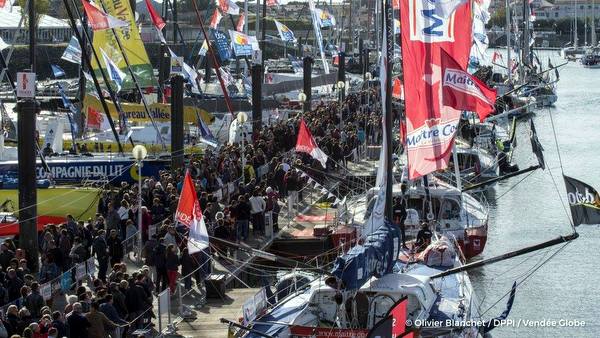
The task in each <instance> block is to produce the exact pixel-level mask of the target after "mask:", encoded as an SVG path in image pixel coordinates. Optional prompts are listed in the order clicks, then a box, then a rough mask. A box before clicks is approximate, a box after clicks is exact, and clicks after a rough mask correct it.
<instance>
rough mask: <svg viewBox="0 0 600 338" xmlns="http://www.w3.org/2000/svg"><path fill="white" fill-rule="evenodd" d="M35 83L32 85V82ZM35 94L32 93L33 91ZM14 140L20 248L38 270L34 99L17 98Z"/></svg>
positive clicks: (32, 59)
mask: <svg viewBox="0 0 600 338" xmlns="http://www.w3.org/2000/svg"><path fill="white" fill-rule="evenodd" d="M28 6H29V8H28V12H29V66H30V69H31V72H35V36H36V32H37V31H36V27H35V0H29V5H28ZM34 86H35V85H34ZM34 95H35V92H34ZM17 111H18V114H19V119H18V120H17V130H18V133H17V140H18V144H19V147H18V149H17V151H18V155H17V156H18V160H19V166H18V171H19V184H18V185H19V209H21V211H20V212H19V232H20V239H19V247H20V248H21V249H23V250H24V251H25V252H26V253H27V262H28V265H29V268H30V269H31V270H32V271H37V270H38V262H39V258H38V252H39V250H38V238H37V186H36V170H35V164H36V159H35V153H36V143H35V142H36V141H35V119H36V115H37V113H38V112H39V103H38V102H37V101H36V100H35V98H31V99H25V100H21V101H18V103H17Z"/></svg>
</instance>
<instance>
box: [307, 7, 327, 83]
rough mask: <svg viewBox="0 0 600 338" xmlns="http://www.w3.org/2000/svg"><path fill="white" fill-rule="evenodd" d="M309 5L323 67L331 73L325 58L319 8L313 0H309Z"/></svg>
mask: <svg viewBox="0 0 600 338" xmlns="http://www.w3.org/2000/svg"><path fill="white" fill-rule="evenodd" d="M308 6H309V7H310V15H311V16H312V22H313V28H314V30H315V39H316V40H317V43H318V44H319V51H320V52H321V60H322V61H323V69H324V70H325V74H329V64H328V63H327V59H325V51H324V50H323V35H321V28H319V17H318V16H317V9H316V8H315V3H314V1H313V0H308Z"/></svg>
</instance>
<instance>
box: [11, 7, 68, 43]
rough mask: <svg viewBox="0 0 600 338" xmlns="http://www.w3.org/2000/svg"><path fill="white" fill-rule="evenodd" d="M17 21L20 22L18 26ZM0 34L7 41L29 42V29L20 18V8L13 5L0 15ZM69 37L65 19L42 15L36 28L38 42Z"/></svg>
mask: <svg viewBox="0 0 600 338" xmlns="http://www.w3.org/2000/svg"><path fill="white" fill-rule="evenodd" d="M19 22H20V23H21V25H20V27H19ZM0 36H2V39H3V40H4V41H6V42H7V43H10V44H12V43H18V44H24V43H28V42H29V29H28V27H27V25H26V23H25V21H24V20H21V8H20V7H19V6H13V7H12V10H10V11H4V12H2V15H0ZM70 39H71V26H70V25H69V22H68V21H67V20H63V19H58V18H55V17H52V16H49V15H42V16H41V18H40V20H39V23H38V30H37V41H39V42H54V43H56V42H68V41H69V40H70Z"/></svg>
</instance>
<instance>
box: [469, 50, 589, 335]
mask: <svg viewBox="0 0 600 338" xmlns="http://www.w3.org/2000/svg"><path fill="white" fill-rule="evenodd" d="M501 52H502V53H503V54H504V53H505V51H501ZM549 57H550V58H552V63H553V64H554V65H558V64H561V63H563V62H564V61H563V60H561V59H560V58H559V56H558V53H557V52H556V51H548V52H541V53H540V54H539V58H540V60H541V61H542V62H543V63H544V65H546V64H547V60H548V58H549ZM599 79H600V69H585V68H583V67H582V66H581V65H580V64H578V63H573V62H570V63H569V64H568V65H566V66H564V67H562V68H561V72H560V81H559V82H558V85H557V86H558V87H557V88H558V102H557V103H556V105H555V107H554V108H550V109H541V110H536V113H535V115H534V116H533V120H534V122H535V124H536V128H537V132H538V136H539V139H540V142H541V143H542V145H543V146H544V149H545V152H544V153H545V157H546V170H544V171H541V170H537V171H535V172H533V173H532V174H531V175H529V176H527V174H525V175H523V176H519V177H514V178H511V179H509V180H507V181H505V182H501V183H499V184H498V185H497V186H496V188H495V189H494V190H493V191H492V192H490V193H488V200H489V201H490V223H489V224H490V226H489V234H488V241H487V245H486V248H485V251H484V254H483V255H482V258H489V257H492V256H495V255H498V254H502V253H504V252H507V251H510V250H513V249H518V248H521V247H524V246H527V245H532V244H536V243H539V242H542V241H546V240H549V239H553V238H555V237H557V236H559V235H566V234H569V233H570V232H571V225H570V221H569V220H570V214H569V211H568V205H567V200H566V192H565V187H564V183H563V179H562V173H561V166H560V161H559V156H558V154H559V153H558V152H557V145H556V143H555V141H554V133H553V129H552V120H551V118H552V119H553V122H554V126H555V130H556V138H557V140H558V148H559V149H560V156H561V157H562V164H563V168H564V173H565V174H566V175H567V176H571V177H574V178H577V179H580V180H582V181H584V182H586V183H588V184H590V185H592V186H594V187H595V188H596V189H597V190H598V189H600V176H599V175H598V172H599V168H600V149H599V145H600V132H598V130H599V129H598V128H599V127H600V114H599V112H598V107H599V106H600V86H598V83H599ZM517 128H518V146H517V148H516V151H515V153H514V157H513V161H514V162H516V163H517V164H518V165H519V166H520V167H521V168H526V167H528V166H529V165H533V164H535V163H537V160H536V159H535V156H534V155H532V152H531V146H530V142H529V123H528V121H527V120H524V121H521V122H520V123H519V124H518V127H517ZM565 208H566V209H565ZM577 231H578V232H579V233H580V237H579V238H578V239H577V240H575V241H574V242H572V243H571V244H569V245H566V246H563V245H558V246H555V247H552V248H549V249H546V250H542V251H538V252H536V253H533V254H529V255H526V256H521V257H517V258H513V259H510V260H507V261H504V262H500V263H497V264H493V265H488V266H485V267H483V268H481V269H478V270H475V271H472V272H471V280H472V282H473V284H474V287H475V290H476V292H477V294H478V297H479V302H480V303H481V305H480V311H481V312H483V313H484V315H483V317H484V318H491V317H495V316H498V315H499V314H500V313H501V312H502V311H504V308H505V306H506V301H507V298H508V297H505V298H503V299H502V300H500V301H499V302H498V300H499V299H500V298H501V297H503V296H505V295H507V294H508V292H509V291H510V288H511V286H512V284H513V281H517V283H521V284H519V286H518V288H517V293H516V298H515V301H514V306H513V308H512V312H511V314H510V316H509V319H510V320H511V321H510V322H507V323H506V324H505V325H503V326H502V327H499V328H497V329H495V330H494V331H492V333H493V336H494V337H532V338H533V337H536V338H539V337H597V336H598V334H599V332H600V324H599V323H598V315H597V314H598V304H600V294H599V293H598V292H597V290H598V285H600V273H598V266H599V262H600V250H598V243H599V242H600V226H596V225H594V226H590V225H581V226H579V227H578V228H577ZM559 250H560V252H558V253H557V254H556V255H555V256H554V257H553V258H552V259H551V260H549V261H547V262H546V260H548V259H549V258H550V257H551V256H552V255H554V254H555V253H556V252H557V251H559ZM536 269H537V271H535V272H534V270H536ZM496 303H497V304H496ZM494 305H495V306H494Z"/></svg>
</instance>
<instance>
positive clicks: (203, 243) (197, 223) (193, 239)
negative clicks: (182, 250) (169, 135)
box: [175, 171, 208, 254]
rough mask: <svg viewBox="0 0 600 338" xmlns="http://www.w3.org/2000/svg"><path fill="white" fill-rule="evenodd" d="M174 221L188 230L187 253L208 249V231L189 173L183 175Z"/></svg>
mask: <svg viewBox="0 0 600 338" xmlns="http://www.w3.org/2000/svg"><path fill="white" fill-rule="evenodd" d="M175 219H176V220H177V221H178V222H180V223H181V224H184V225H185V226H187V227H188V228H189V229H190V235H189V238H188V252H189V253H190V254H193V253H195V252H198V251H201V250H203V249H206V248H208V231H207V230H206V225H205V224H204V217H203V216H202V210H201V209H200V202H198V195H197V194H196V189H195V188H194V182H192V176H191V175H190V172H189V171H187V172H186V173H185V179H184V180H183V188H182V189H181V196H179V203H178V204H177V211H176V212H175Z"/></svg>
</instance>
